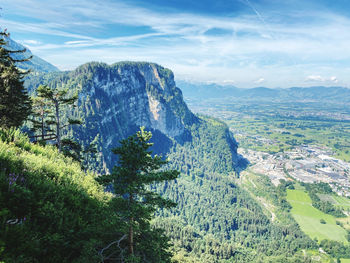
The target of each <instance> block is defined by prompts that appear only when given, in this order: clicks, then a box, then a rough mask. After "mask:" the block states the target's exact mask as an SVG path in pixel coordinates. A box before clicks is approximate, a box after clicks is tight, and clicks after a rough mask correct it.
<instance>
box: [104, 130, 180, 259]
mask: <svg viewBox="0 0 350 263" xmlns="http://www.w3.org/2000/svg"><path fill="white" fill-rule="evenodd" d="M151 137H152V133H151V132H147V131H145V130H144V128H143V127H142V128H141V130H140V131H138V132H137V133H136V134H134V135H132V136H130V137H128V138H127V139H124V140H122V141H121V142H120V146H119V147H117V148H115V149H113V150H112V151H113V153H115V154H117V155H118V156H119V161H118V164H119V165H118V166H115V167H114V168H113V171H112V173H111V174H109V175H103V176H100V177H99V178H98V179H97V180H98V181H99V182H100V183H102V184H104V185H105V186H112V187H113V191H114V193H115V198H114V201H115V204H116V209H118V213H119V214H120V215H121V216H122V218H125V220H126V223H127V225H128V233H125V234H126V236H127V246H128V255H129V259H131V260H133V262H137V259H138V258H142V257H147V255H145V253H146V252H145V249H144V247H152V242H155V243H156V242H157V240H161V242H160V243H161V244H159V243H157V244H154V248H155V247H158V249H153V250H152V249H151V250H152V251H153V252H152V253H154V254H153V255H152V256H151V257H152V258H148V259H147V260H148V261H149V262H168V260H166V258H168V259H169V254H167V252H166V249H165V248H166V247H167V242H166V241H165V239H166V238H164V236H163V235H162V234H160V233H157V232H156V230H154V231H152V230H151V227H150V224H149V221H150V219H151V218H152V214H153V213H154V212H155V210H156V208H158V207H159V208H170V207H174V206H175V204H174V203H173V202H172V201H170V200H168V199H164V198H162V197H161V196H160V195H159V194H157V193H154V192H152V191H150V190H149V185H151V184H155V183H159V182H163V181H168V180H174V179H175V178H177V177H178V175H179V172H178V171H176V170H160V168H161V167H162V166H163V165H165V164H166V163H167V161H164V160H163V159H162V158H161V157H160V156H157V155H155V156H152V151H150V149H149V148H150V147H151V146H152V143H150V142H149V140H150V139H151ZM147 237H148V238H147ZM150 237H152V238H150ZM135 240H136V241H135ZM166 240H167V239H166ZM142 242H148V245H146V246H145V243H142ZM155 254H156V255H155ZM157 258H158V259H157ZM162 258H163V259H162ZM143 260H144V259H143ZM157 260H158V261H157Z"/></svg>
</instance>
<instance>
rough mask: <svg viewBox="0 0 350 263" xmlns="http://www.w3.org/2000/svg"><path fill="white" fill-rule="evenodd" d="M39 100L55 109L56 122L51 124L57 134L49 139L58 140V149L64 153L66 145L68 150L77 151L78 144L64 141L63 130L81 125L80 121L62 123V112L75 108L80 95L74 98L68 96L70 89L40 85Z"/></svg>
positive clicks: (71, 120)
mask: <svg viewBox="0 0 350 263" xmlns="http://www.w3.org/2000/svg"><path fill="white" fill-rule="evenodd" d="M36 92H37V95H38V98H41V99H44V100H46V101H47V102H48V103H49V106H50V107H52V108H53V114H54V118H55V120H54V121H52V122H51V123H50V124H53V125H54V126H55V132H54V134H53V137H50V138H49V139H56V142H57V147H58V149H59V151H62V146H63V145H64V144H66V145H67V146H68V148H72V149H73V150H77V148H76V142H74V141H72V140H69V139H64V140H62V129H64V128H66V127H68V126H69V125H74V124H81V121H80V120H78V119H73V118H69V119H68V122H67V123H64V124H63V123H62V112H61V110H63V108H64V107H66V106H73V107H74V106H75V105H74V103H75V102H76V101H77V100H78V95H77V94H75V95H73V96H69V95H68V89H53V88H51V87H48V86H44V85H40V86H39V87H38V88H37V90H36Z"/></svg>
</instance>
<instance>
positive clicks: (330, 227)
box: [287, 190, 347, 243]
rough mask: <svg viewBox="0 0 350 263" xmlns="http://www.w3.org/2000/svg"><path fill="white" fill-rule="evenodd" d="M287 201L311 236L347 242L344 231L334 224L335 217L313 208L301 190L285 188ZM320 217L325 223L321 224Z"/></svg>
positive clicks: (305, 230)
mask: <svg viewBox="0 0 350 263" xmlns="http://www.w3.org/2000/svg"><path fill="white" fill-rule="evenodd" d="M287 201H288V202H289V203H290V204H291V205H292V210H291V213H292V215H293V217H294V218H295V220H296V221H297V222H298V224H299V225H300V227H301V229H302V230H303V231H304V232H305V233H306V234H307V235H309V236H310V237H311V238H317V239H318V240H319V241H320V240H323V239H330V240H335V241H340V242H344V243H347V240H346V231H345V230H344V229H343V228H342V227H340V226H338V225H337V224H336V219H335V217H334V216H331V215H328V214H325V213H323V212H321V211H320V210H318V209H316V208H314V207H313V206H312V205H311V199H310V197H309V196H308V194H307V193H305V192H304V191H302V190H287ZM321 219H323V220H324V221H325V222H326V224H321V222H320V220H321Z"/></svg>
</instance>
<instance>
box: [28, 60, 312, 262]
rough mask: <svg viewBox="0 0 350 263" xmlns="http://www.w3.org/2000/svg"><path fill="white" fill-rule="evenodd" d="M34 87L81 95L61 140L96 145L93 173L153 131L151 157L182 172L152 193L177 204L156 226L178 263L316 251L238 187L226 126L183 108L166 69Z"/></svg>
mask: <svg viewBox="0 0 350 263" xmlns="http://www.w3.org/2000/svg"><path fill="white" fill-rule="evenodd" d="M40 84H46V85H49V86H51V87H54V88H61V87H64V88H69V90H70V92H71V93H72V94H73V93H76V92H77V93H78V94H79V100H78V106H77V107H76V108H72V109H71V111H70V112H68V113H66V116H65V118H68V115H72V116H74V117H78V118H81V119H82V120H83V122H84V124H83V125H82V126H80V127H77V128H70V129H68V130H66V131H65V135H66V136H71V137H74V138H75V139H77V140H78V141H79V142H80V143H82V144H85V145H87V144H89V143H91V142H95V143H96V144H97V145H98V151H99V153H100V154H98V156H97V158H96V159H94V158H90V159H89V168H90V169H92V170H95V171H98V172H101V173H104V172H107V171H109V170H110V169H111V168H112V167H113V165H114V164H115V161H116V160H115V159H114V158H113V157H112V155H111V154H110V150H111V149H112V148H114V147H116V146H117V145H118V142H119V141H120V140H121V139H123V138H125V137H126V136H128V135H130V134H132V133H134V132H135V131H136V130H137V129H138V127H139V126H145V127H146V130H151V131H152V133H153V135H154V136H153V141H154V143H155V145H154V151H155V152H156V153H161V154H163V155H164V156H167V157H168V158H169V161H170V163H169V167H170V168H174V169H178V170H179V171H181V176H180V177H179V178H178V179H177V180H175V182H172V183H165V184H161V185H154V186H153V188H154V190H156V191H158V192H160V193H162V194H163V195H165V196H166V197H169V198H170V199H172V200H174V201H176V202H177V203H178V207H177V208H175V209H174V210H172V211H170V212H167V211H159V216H160V217H158V219H157V220H155V222H154V223H155V225H159V226H162V227H164V228H165V229H166V230H167V232H168V234H169V235H170V236H171V237H172V238H173V240H174V243H175V249H176V256H177V257H178V259H179V260H180V261H181V262H186V258H187V259H188V260H193V261H196V260H197V261H199V262H208V263H209V262H210V263H211V262H238V261H241V262H247V261H246V260H247V259H249V261H256V262H259V260H265V259H269V258H275V257H279V258H280V259H281V260H284V259H287V258H290V259H291V260H294V259H295V258H293V256H294V255H296V254H298V251H300V249H302V248H311V247H313V246H314V243H313V242H312V241H311V240H310V239H309V238H308V237H307V236H305V235H304V234H303V233H302V232H301V231H300V229H299V227H298V225H297V224H296V223H295V222H294V221H293V219H290V220H287V222H283V223H281V222H272V221H271V219H270V218H268V217H267V216H266V215H265V214H264V212H263V209H262V208H261V206H260V205H259V204H258V203H257V202H256V201H255V200H254V199H253V198H252V197H251V196H250V195H249V194H248V193H247V192H246V191H244V190H243V189H241V188H240V187H239V186H238V185H237V184H236V182H235V178H237V177H238V176H239V172H240V171H241V170H242V169H244V168H245V167H246V165H247V162H246V160H245V159H244V158H243V157H242V156H239V155H238V154H237V147H238V145H237V142H236V141H235V139H234V137H233V135H232V134H231V133H230V132H229V130H228V127H227V126H226V124H224V123H222V122H220V121H218V120H215V119H212V118H208V117H204V116H196V115H194V114H193V113H192V112H191V111H190V110H189V109H188V107H187V105H186V104H185V102H184V101H183V97H182V92H181V90H180V89H179V88H177V87H176V84H175V82H174V76H173V73H172V72H171V71H170V70H168V69H165V68H163V67H161V66H159V65H156V64H153V63H137V62H120V63H116V64H113V65H110V66H109V65H107V64H103V63H95V62H94V63H88V64H85V65H82V66H80V67H79V68H77V69H76V70H74V71H71V72H58V73H49V74H41V75H38V74H36V75H32V76H31V77H30V78H28V79H27V80H26V86H27V87H28V89H29V90H30V91H31V92H32V93H34V90H35V88H36V87H38V86H39V85H40ZM281 198H282V199H283V197H281ZM282 199H281V200H280V201H281V202H283V200H282ZM193 261H188V262H193ZM284 262H286V261H284ZM291 262H295V260H294V261H291Z"/></svg>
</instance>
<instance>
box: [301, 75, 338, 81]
mask: <svg viewBox="0 0 350 263" xmlns="http://www.w3.org/2000/svg"><path fill="white" fill-rule="evenodd" d="M305 81H306V82H332V83H338V78H337V77H336V76H332V77H322V76H320V75H310V76H308V77H307V78H306V80H305Z"/></svg>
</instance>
